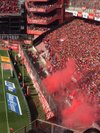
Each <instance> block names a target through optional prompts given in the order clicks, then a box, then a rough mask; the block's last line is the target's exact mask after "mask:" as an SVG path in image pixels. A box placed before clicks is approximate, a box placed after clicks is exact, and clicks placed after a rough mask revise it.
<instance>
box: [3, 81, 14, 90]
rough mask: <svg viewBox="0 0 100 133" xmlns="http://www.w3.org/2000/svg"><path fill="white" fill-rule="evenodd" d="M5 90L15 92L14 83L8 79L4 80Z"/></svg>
mask: <svg viewBox="0 0 100 133" xmlns="http://www.w3.org/2000/svg"><path fill="white" fill-rule="evenodd" d="M5 87H6V90H8V91H11V92H16V88H15V84H14V83H12V82H9V81H5Z"/></svg>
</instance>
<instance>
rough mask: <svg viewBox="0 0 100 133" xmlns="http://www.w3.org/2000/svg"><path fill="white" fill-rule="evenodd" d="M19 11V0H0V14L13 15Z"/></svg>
mask: <svg viewBox="0 0 100 133" xmlns="http://www.w3.org/2000/svg"><path fill="white" fill-rule="evenodd" d="M20 11H21V5H20V1H19V0H16V1H13V0H3V1H2V0H0V15H5V16H6V15H14V14H19V13H20Z"/></svg>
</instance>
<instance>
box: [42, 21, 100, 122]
mask: <svg viewBox="0 0 100 133" xmlns="http://www.w3.org/2000/svg"><path fill="white" fill-rule="evenodd" d="M43 42H44V45H45V48H46V49H47V51H48V55H49V60H47V59H46V60H47V62H48V61H49V62H50V64H51V65H49V67H48V71H49V72H50V73H51V74H53V73H54V72H56V71H58V70H62V69H63V68H66V67H67V62H68V60H69V59H70V58H73V59H74V60H75V62H76V70H75V72H74V74H73V76H72V79H71V80H72V81H71V82H70V83H69V84H68V85H67V88H64V89H61V90H60V91H59V92H56V93H54V98H55V99H61V100H62V99H63V100H64V101H62V102H63V103H64V104H66V102H65V101H67V103H68V105H69V106H70V104H71V101H73V98H77V97H78V96H79V95H82V96H83V97H85V100H86V101H87V102H89V103H90V104H91V105H93V106H94V105H96V107H97V112H96V115H97V122H100V118H99V117H98V114H99V109H100V107H99V106H100V24H97V23H96V22H91V21H88V20H79V19H76V20H74V21H72V22H70V23H68V24H65V25H63V26H62V27H60V28H58V29H57V30H54V31H53V32H51V33H50V34H49V35H47V36H46V37H45V38H44V40H43ZM61 100H59V101H61ZM56 101H57V103H58V106H60V104H61V108H63V107H62V102H59V101H58V100H56ZM64 104H63V106H64Z"/></svg>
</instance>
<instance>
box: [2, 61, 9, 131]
mask: <svg viewBox="0 0 100 133" xmlns="http://www.w3.org/2000/svg"><path fill="white" fill-rule="evenodd" d="M1 73H2V83H3V94H4V99H5V101H4V104H5V113H6V120H7V130H8V132H7V133H10V130H9V122H8V113H7V102H6V96H5V93H6V92H5V87H4V80H3V79H4V76H3V68H2V63H1Z"/></svg>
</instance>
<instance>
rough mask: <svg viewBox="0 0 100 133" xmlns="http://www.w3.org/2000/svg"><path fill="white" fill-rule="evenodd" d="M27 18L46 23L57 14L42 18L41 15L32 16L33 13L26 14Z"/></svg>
mask: <svg viewBox="0 0 100 133" xmlns="http://www.w3.org/2000/svg"><path fill="white" fill-rule="evenodd" d="M28 16H29V18H31V19H35V20H40V21H48V20H51V19H52V18H53V17H56V16H57V14H52V15H51V16H50V15H48V16H42V15H38V14H34V13H33V12H28Z"/></svg>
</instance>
